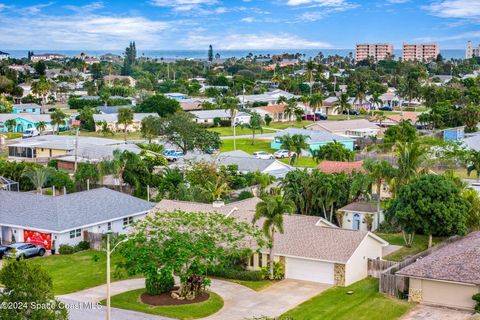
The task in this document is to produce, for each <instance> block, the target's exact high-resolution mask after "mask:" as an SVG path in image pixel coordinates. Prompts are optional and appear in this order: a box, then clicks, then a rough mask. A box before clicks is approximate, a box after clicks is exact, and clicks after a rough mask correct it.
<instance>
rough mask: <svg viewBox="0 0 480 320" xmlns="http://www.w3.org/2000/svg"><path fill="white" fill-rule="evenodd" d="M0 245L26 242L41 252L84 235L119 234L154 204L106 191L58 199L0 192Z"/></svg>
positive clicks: (77, 194)
mask: <svg viewBox="0 0 480 320" xmlns="http://www.w3.org/2000/svg"><path fill="white" fill-rule="evenodd" d="M0 203H1V204H2V205H1V206H0V228H1V232H0V237H1V240H2V243H11V242H12V241H15V242H23V241H28V242H31V243H35V244H41V245H43V246H44V247H45V249H47V250H49V249H51V248H52V242H53V241H55V247H56V248H58V247H59V246H60V245H62V244H68V245H76V244H78V243H79V242H80V241H82V240H84V233H85V231H88V232H93V233H106V232H116V233H120V234H123V233H125V232H126V228H128V226H129V225H130V224H131V223H132V222H133V221H135V220H137V219H141V218H142V217H144V216H145V215H146V214H147V213H148V212H149V211H150V210H151V209H152V207H153V206H154V205H155V204H154V203H151V202H147V201H145V200H142V199H139V198H135V197H133V196H130V195H127V194H124V193H120V192H117V191H113V190H110V189H107V188H99V189H93V190H90V191H83V192H76V193H71V194H66V195H61V196H55V197H52V196H45V195H39V194H34V193H27V192H14V191H0Z"/></svg>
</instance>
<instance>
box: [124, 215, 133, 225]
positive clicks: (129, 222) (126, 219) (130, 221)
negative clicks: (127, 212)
mask: <svg viewBox="0 0 480 320" xmlns="http://www.w3.org/2000/svg"><path fill="white" fill-rule="evenodd" d="M132 222H133V217H128V218H123V225H124V226H128V225H129V224H131V223H132Z"/></svg>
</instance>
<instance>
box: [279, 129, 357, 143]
mask: <svg viewBox="0 0 480 320" xmlns="http://www.w3.org/2000/svg"><path fill="white" fill-rule="evenodd" d="M287 134H289V135H294V134H302V135H305V136H307V142H308V143H321V142H333V141H353V140H352V139H350V138H346V137H342V136H339V135H336V134H331V133H327V132H319V131H314V130H306V129H297V128H287V129H285V130H283V131H281V132H279V133H276V134H275V138H277V137H283V136H285V135H287Z"/></svg>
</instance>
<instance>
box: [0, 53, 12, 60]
mask: <svg viewBox="0 0 480 320" xmlns="http://www.w3.org/2000/svg"><path fill="white" fill-rule="evenodd" d="M9 57H10V53H6V52H4V51H0V61H2V60H7V59H8V58H9Z"/></svg>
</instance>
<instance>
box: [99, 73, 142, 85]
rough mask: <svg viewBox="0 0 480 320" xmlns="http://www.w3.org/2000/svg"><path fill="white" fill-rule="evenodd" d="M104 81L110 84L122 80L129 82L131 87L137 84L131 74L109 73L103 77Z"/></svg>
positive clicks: (122, 81)
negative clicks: (118, 74)
mask: <svg viewBox="0 0 480 320" xmlns="http://www.w3.org/2000/svg"><path fill="white" fill-rule="evenodd" d="M103 81H104V82H105V83H107V84H109V85H111V84H115V83H116V82H121V83H125V84H127V85H128V86H129V87H135V85H136V84H137V81H136V80H135V79H133V78H132V77H131V76H117V75H107V76H104V77H103Z"/></svg>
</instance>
